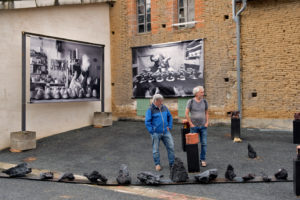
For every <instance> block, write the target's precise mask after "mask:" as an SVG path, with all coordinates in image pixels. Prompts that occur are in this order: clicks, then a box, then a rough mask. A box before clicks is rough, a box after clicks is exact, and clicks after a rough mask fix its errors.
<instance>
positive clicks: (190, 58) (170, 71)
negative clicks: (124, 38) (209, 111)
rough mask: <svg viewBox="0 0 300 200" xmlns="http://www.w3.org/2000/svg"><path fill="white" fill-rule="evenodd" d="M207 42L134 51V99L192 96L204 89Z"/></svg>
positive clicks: (144, 48)
mask: <svg viewBox="0 0 300 200" xmlns="http://www.w3.org/2000/svg"><path fill="white" fill-rule="evenodd" d="M203 45H204V43H203V39H197V40H193V41H182V42H174V43H165V44H156V45H151V46H142V47H133V48H132V74H133V97H134V98H150V97H152V96H153V95H154V94H156V93H159V94H162V95H163V96H164V97H186V96H192V95H193V93H192V91H193V88H194V87H196V86H199V85H201V86H204V76H203V72H204V55H203V54H204V51H203Z"/></svg>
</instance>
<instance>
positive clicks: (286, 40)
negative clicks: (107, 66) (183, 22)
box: [110, 0, 300, 130]
mask: <svg viewBox="0 0 300 200" xmlns="http://www.w3.org/2000/svg"><path fill="white" fill-rule="evenodd" d="M177 5H178V1H176V0H151V25H152V30H151V32H147V33H138V27H137V1H136V0H120V1H117V2H116V3H115V4H114V6H113V7H112V8H111V10H110V22H111V56H112V59H111V73H112V79H111V80H112V83H111V84H112V111H113V115H114V116H116V117H130V118H138V116H137V103H136V99H132V65H131V63H132V55H131V47H137V46H144V45H151V44H158V43H166V42H174V41H184V40H193V39H198V38H204V39H205V50H204V60H205V68H204V71H205V72H204V76H205V90H206V99H207V101H208V102H209V114H210V118H211V123H220V122H222V123H224V122H225V123H227V122H229V117H228V114H229V113H230V112H231V111H233V110H237V103H238V102H237V71H236V59H237V53H236V23H235V22H234V20H233V14H232V1H230V0H226V1H220V0H210V1H205V0H195V1H194V12H195V18H194V20H195V21H196V22H197V23H196V24H195V26H194V27H192V28H181V29H178V28H177V27H174V26H172V24H176V23H178V7H177ZM241 5H242V4H241V3H238V4H237V8H238V9H239V8H240V7H241ZM299 18H300V1H298V0H267V1H262V0H252V1H247V7H246V9H245V11H244V12H243V13H242V14H241V85H242V89H241V90H242V93H241V94H242V111H243V120H242V124H243V126H246V127H257V128H279V129H290V130H291V128H292V123H291V121H292V120H293V115H294V113H295V112H297V111H298V112H299V110H300V101H299V99H300V98H299V97H300V93H299V91H300V85H299V82H300V71H299V64H300V58H299V53H300V48H299V45H300V35H299V31H300V30H299V29H300V20H299ZM177 102H178V99H166V104H167V105H168V106H169V107H170V109H171V111H172V113H173V114H174V116H175V118H177V117H178V103H177Z"/></svg>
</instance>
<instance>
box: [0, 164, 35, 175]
mask: <svg viewBox="0 0 300 200" xmlns="http://www.w3.org/2000/svg"><path fill="white" fill-rule="evenodd" d="M2 172H3V173H5V174H7V175H9V177H12V178H14V177H24V176H26V174H29V173H31V168H28V167H27V163H21V164H19V165H17V166H15V167H12V168H9V169H7V170H3V171H2Z"/></svg>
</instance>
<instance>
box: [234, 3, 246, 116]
mask: <svg viewBox="0 0 300 200" xmlns="http://www.w3.org/2000/svg"><path fill="white" fill-rule="evenodd" d="M242 1H243V6H242V8H241V9H240V10H239V11H238V12H237V13H236V0H232V16H233V19H234V21H235V23H236V40H237V41H236V47H237V49H236V55H237V58H236V71H237V93H238V111H239V112H240V122H242V97H241V96H242V95H241V67H240V60H241V55H240V50H241V49H240V48H241V47H240V46H241V44H240V39H241V19H240V15H241V13H242V12H243V11H244V10H245V8H246V6H247V0H242Z"/></svg>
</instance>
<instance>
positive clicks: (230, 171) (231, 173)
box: [225, 165, 236, 181]
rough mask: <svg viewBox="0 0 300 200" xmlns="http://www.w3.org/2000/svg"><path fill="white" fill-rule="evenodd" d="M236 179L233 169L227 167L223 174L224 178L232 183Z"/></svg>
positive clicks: (229, 166)
mask: <svg viewBox="0 0 300 200" xmlns="http://www.w3.org/2000/svg"><path fill="white" fill-rule="evenodd" d="M234 177H236V174H235V173H234V169H233V167H232V166H231V165H228V166H227V170H226V172H225V178H226V179H228V180H230V181H232V180H233V179H234Z"/></svg>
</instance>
